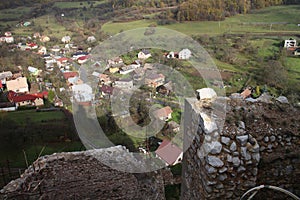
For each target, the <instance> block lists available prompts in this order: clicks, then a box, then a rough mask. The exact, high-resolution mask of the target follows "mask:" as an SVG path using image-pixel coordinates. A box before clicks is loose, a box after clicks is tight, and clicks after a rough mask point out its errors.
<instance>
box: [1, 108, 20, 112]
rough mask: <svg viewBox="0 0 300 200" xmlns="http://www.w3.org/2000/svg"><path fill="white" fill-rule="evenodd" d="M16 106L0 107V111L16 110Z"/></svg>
mask: <svg viewBox="0 0 300 200" xmlns="http://www.w3.org/2000/svg"><path fill="white" fill-rule="evenodd" d="M16 109H17V108H16V107H7V108H0V112H1V111H4V112H10V111H16Z"/></svg>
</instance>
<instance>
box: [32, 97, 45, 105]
mask: <svg viewBox="0 0 300 200" xmlns="http://www.w3.org/2000/svg"><path fill="white" fill-rule="evenodd" d="M34 104H35V106H43V105H44V100H43V99H41V98H37V99H35V100H34Z"/></svg>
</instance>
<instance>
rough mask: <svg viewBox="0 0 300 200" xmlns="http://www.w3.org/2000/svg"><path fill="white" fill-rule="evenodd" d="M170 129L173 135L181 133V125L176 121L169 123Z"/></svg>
mask: <svg viewBox="0 0 300 200" xmlns="http://www.w3.org/2000/svg"><path fill="white" fill-rule="evenodd" d="M168 129H169V131H171V132H173V133H178V132H179V131H180V125H179V124H178V123H176V122H174V121H170V122H168Z"/></svg>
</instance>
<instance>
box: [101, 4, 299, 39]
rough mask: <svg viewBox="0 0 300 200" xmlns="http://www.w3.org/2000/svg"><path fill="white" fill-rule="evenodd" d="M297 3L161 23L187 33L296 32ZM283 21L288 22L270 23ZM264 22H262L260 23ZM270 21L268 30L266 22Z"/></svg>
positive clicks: (108, 27)
mask: <svg viewBox="0 0 300 200" xmlns="http://www.w3.org/2000/svg"><path fill="white" fill-rule="evenodd" d="M299 8H300V6H299V5H295V6H274V7H268V8H265V9H261V10H257V11H254V12H253V13H252V14H240V15H236V16H233V17H230V18H226V19H225V20H224V21H220V22H215V21H201V22H198V21H197V22H184V23H175V24H171V25H165V26H163V27H165V28H170V29H173V30H176V31H179V32H182V33H185V34H188V35H194V34H209V35H217V34H223V33H262V32H263V33H265V32H267V33H268V32H270V33H271V32H278V31H281V32H290V31H293V32H296V31H300V28H299V27H298V26H297V24H298V23H299V21H298V19H299V18H300V13H299ZM277 22H280V23H282V22H284V23H288V24H284V25H282V24H274V23H277ZM153 23H155V21H153V20H138V21H132V22H126V23H113V22H108V23H106V24H104V25H103V26H102V30H103V31H105V32H107V33H109V34H116V33H119V32H120V31H121V30H130V29H134V28H140V27H146V26H149V25H150V24H153ZM261 23H265V24H261ZM271 23H273V25H272V28H271V30H270V24H271Z"/></svg>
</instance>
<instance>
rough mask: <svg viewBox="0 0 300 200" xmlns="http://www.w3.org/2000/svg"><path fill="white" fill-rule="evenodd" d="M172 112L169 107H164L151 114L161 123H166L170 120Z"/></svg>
mask: <svg viewBox="0 0 300 200" xmlns="http://www.w3.org/2000/svg"><path fill="white" fill-rule="evenodd" d="M172 113H173V110H172V109H171V108H170V106H166V107H164V108H161V109H158V110H156V111H154V112H153V115H154V117H157V118H159V119H160V120H163V121H168V120H169V119H171V118H172Z"/></svg>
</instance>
